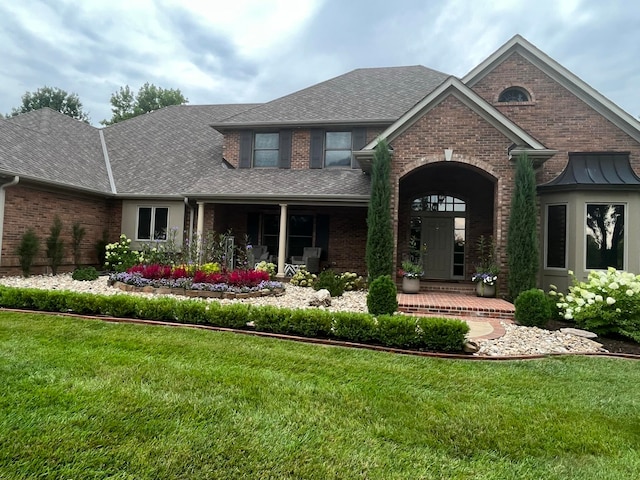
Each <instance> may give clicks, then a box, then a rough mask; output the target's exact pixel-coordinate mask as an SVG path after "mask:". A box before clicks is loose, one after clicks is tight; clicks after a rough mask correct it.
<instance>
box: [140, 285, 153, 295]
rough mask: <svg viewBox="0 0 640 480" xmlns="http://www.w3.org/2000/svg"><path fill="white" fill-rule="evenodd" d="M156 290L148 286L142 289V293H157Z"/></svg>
mask: <svg viewBox="0 0 640 480" xmlns="http://www.w3.org/2000/svg"><path fill="white" fill-rule="evenodd" d="M155 291H156V289H155V288H154V287H150V286H148V285H147V286H146V287H142V293H155Z"/></svg>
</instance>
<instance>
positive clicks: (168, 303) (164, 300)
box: [137, 297, 179, 322]
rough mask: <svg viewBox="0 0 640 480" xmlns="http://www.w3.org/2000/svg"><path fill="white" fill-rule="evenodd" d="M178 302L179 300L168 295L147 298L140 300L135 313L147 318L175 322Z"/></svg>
mask: <svg viewBox="0 0 640 480" xmlns="http://www.w3.org/2000/svg"><path fill="white" fill-rule="evenodd" d="M178 303H179V300H176V299H175V298H170V297H157V298H147V299H146V301H143V302H140V304H139V307H138V312H137V314H138V316H139V317H140V318H145V319H148V320H159V321H168V322H175V321H176V320H177V317H176V307H177V304H178Z"/></svg>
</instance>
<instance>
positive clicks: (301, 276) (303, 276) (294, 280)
mask: <svg viewBox="0 0 640 480" xmlns="http://www.w3.org/2000/svg"><path fill="white" fill-rule="evenodd" d="M317 279H318V277H317V276H316V274H315V273H309V272H307V270H306V269H304V268H301V269H300V270H298V271H297V272H296V273H294V275H293V277H291V280H289V284H291V285H296V286H298V287H311V286H313V284H314V283H315V281H316V280H317Z"/></svg>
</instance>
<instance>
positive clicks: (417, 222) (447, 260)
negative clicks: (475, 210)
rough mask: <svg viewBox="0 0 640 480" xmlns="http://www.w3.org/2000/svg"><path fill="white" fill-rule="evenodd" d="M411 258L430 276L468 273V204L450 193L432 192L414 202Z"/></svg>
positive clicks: (450, 275) (447, 277)
mask: <svg viewBox="0 0 640 480" xmlns="http://www.w3.org/2000/svg"><path fill="white" fill-rule="evenodd" d="M409 242H410V251H411V260H412V261H414V262H420V263H421V264H422V266H423V268H424V271H425V272H428V276H429V277H430V278H437V279H463V278H464V276H465V248H466V203H465V202H464V200H462V199H460V198H457V197H453V196H450V195H439V194H430V195H425V196H422V197H418V198H414V199H413V200H412V202H411V236H410V240H409Z"/></svg>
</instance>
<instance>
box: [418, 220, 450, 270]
mask: <svg viewBox="0 0 640 480" xmlns="http://www.w3.org/2000/svg"><path fill="white" fill-rule="evenodd" d="M453 221H454V219H453V217H424V218H423V220H422V247H423V248H422V252H423V253H422V265H423V268H424V276H425V277H426V278H438V279H450V278H451V275H452V272H453V245H454V240H453V233H454V228H453ZM425 250H426V251H425Z"/></svg>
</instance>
